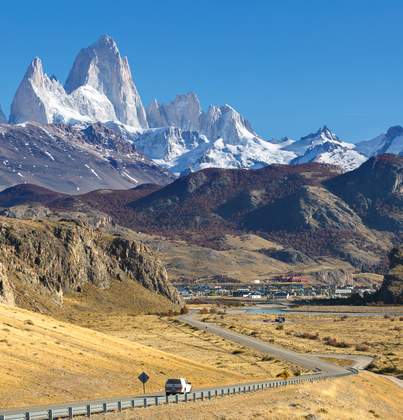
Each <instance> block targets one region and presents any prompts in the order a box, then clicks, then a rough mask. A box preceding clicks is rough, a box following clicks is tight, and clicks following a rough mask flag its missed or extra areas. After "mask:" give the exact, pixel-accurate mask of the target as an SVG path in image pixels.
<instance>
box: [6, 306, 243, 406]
mask: <svg viewBox="0 0 403 420" xmlns="http://www.w3.org/2000/svg"><path fill="white" fill-rule="evenodd" d="M83 316H85V312H83ZM94 317H95V315H94ZM144 319H146V317H144ZM121 321H122V322H124V320H123V319H121ZM133 321H134V318H133ZM134 323H135V324H138V325H140V323H141V319H138V320H137V321H135V322H134ZM120 330H121V331H122V330H126V326H125V324H124V323H121V324H120ZM131 331H132V333H133V334H134V332H133V331H134V330H131ZM134 335H135V334H134ZM141 337H142V336H141V335H139V340H138V341H141ZM133 338H134V337H133ZM200 342H201V343H203V341H201V340H200ZM180 347H181V343H179V342H178V343H177V344H176V346H172V353H171V354H168V353H166V352H163V351H160V350H157V349H155V348H151V347H147V346H145V345H144V344H139V343H138V342H134V341H130V340H127V339H124V338H120V337H117V336H116V335H114V336H111V335H106V334H103V333H100V332H97V331H93V330H90V329H86V328H82V327H79V326H76V325H72V324H68V323H65V322H62V321H58V320H55V319H53V318H50V317H48V316H45V315H43V314H39V313H33V312H29V311H27V310H23V309H19V308H13V307H9V306H5V305H0V407H2V408H11V407H17V406H28V405H40V404H48V403H57V402H69V401H74V400H83V399H93V398H101V397H113V396H124V395H132V394H138V393H139V392H141V386H140V383H139V381H138V380H137V376H138V374H139V373H141V371H143V370H144V371H146V372H147V373H148V374H149V375H150V378H151V379H150V381H149V383H148V387H147V389H148V390H149V391H156V390H161V389H163V384H164V382H165V380H166V378H167V377H169V376H173V377H176V376H185V377H188V378H189V379H190V380H192V382H193V383H194V384H195V385H197V386H206V385H211V384H223V383H226V384H229V383H234V382H235V383H236V382H242V381H248V380H250V376H249V374H248V372H245V373H244V372H239V373H237V372H235V371H234V370H233V371H228V370H226V369H224V368H221V369H217V368H215V367H212V366H211V365H210V364H209V363H206V361H205V360H198V359H185V358H184V357H181V356H180V355H179V353H183V351H182V352H180V351H179V349H180ZM195 360H196V361H195Z"/></svg>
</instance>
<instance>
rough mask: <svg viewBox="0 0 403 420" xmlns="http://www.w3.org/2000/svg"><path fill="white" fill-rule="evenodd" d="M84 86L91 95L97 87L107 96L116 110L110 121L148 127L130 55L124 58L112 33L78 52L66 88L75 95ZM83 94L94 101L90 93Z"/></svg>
mask: <svg viewBox="0 0 403 420" xmlns="http://www.w3.org/2000/svg"><path fill="white" fill-rule="evenodd" d="M82 87H85V88H86V89H89V92H90V95H91V94H92V92H93V89H94V90H95V92H97V93H100V94H101V95H103V96H104V97H106V98H107V99H108V101H109V102H110V103H111V104H112V106H113V110H114V113H115V118H109V119H110V120H114V119H115V120H118V121H120V122H122V123H123V124H127V125H130V126H132V127H138V128H147V119H146V114H145V111H144V107H143V104H142V102H141V99H140V95H139V93H138V92H137V88H136V86H135V84H134V81H133V78H132V74H131V71H130V67H129V62H128V60H127V57H121V55H120V53H119V50H118V47H117V45H116V43H115V41H114V40H113V39H112V38H111V37H110V36H107V35H104V36H102V37H101V38H100V39H99V40H98V41H97V42H96V43H95V44H93V45H91V46H90V47H88V48H84V49H82V50H81V51H80V52H79V53H78V55H77V58H76V59H75V61H74V64H73V68H72V69H71V71H70V74H69V76H68V78H67V81H66V84H65V89H66V92H67V93H68V94H74V92H76V91H77V89H80V88H82ZM90 88H92V89H90ZM83 94H84V96H86V97H87V98H88V99H89V100H91V96H90V95H89V96H88V95H86V94H85V93H83Z"/></svg>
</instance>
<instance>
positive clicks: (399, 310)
mask: <svg viewBox="0 0 403 420" xmlns="http://www.w3.org/2000/svg"><path fill="white" fill-rule="evenodd" d="M292 310H293V311H301V312H346V313H352V312H354V313H384V312H388V313H396V314H401V315H402V316H403V306H401V305H400V306H397V305H395V306H389V305H372V306H371V305H369V306H351V305H338V306H330V305H327V306H326V305H298V306H293V307H292ZM399 316H400V315H399Z"/></svg>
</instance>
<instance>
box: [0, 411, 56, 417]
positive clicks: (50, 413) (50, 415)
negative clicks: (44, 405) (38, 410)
mask: <svg viewBox="0 0 403 420" xmlns="http://www.w3.org/2000/svg"><path fill="white" fill-rule="evenodd" d="M0 420H4V416H0ZM48 420H53V410H52V409H50V410H48Z"/></svg>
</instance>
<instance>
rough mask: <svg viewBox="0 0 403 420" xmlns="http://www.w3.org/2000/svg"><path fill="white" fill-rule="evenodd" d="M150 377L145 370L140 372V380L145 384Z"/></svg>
mask: <svg viewBox="0 0 403 420" xmlns="http://www.w3.org/2000/svg"><path fill="white" fill-rule="evenodd" d="M149 379H150V377H149V376H148V375H147V374H146V373H145V372H142V373H140V375H139V381H140V382H142V383H143V384H145V383H146V382H147V381H148V380H149Z"/></svg>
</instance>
